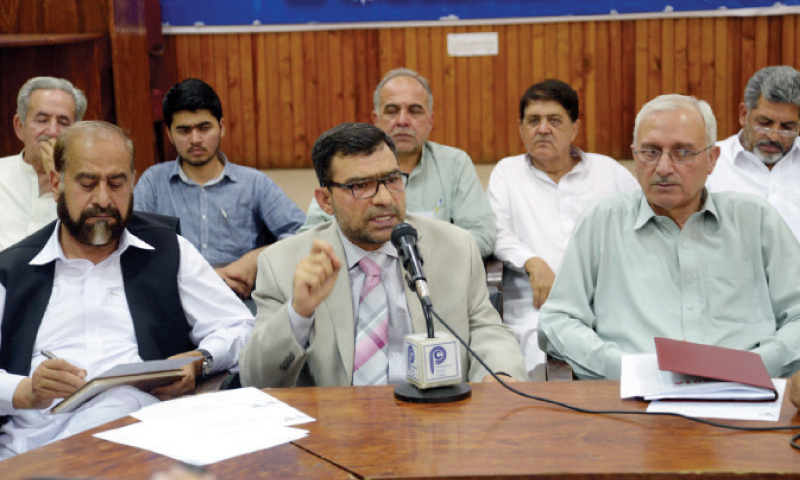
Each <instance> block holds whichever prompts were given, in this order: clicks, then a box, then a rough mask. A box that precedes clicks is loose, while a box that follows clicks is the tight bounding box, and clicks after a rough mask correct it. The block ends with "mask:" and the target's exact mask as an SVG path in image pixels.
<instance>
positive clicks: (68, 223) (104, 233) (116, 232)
mask: <svg viewBox="0 0 800 480" xmlns="http://www.w3.org/2000/svg"><path fill="white" fill-rule="evenodd" d="M56 211H57V212H58V218H59V220H61V223H62V224H63V225H64V226H65V227H66V228H67V231H68V232H69V234H70V236H72V238H74V239H75V240H77V241H78V242H80V243H82V244H84V245H91V246H95V247H101V246H104V245H108V244H110V243H111V242H116V241H117V240H119V237H120V236H122V231H123V230H125V226H126V225H127V224H128V219H130V218H131V214H132V213H133V194H131V195H130V198H129V199H128V211H127V212H126V213H125V217H124V218H123V217H122V215H120V212H119V210H118V209H116V208H114V207H111V206H109V207H107V208H99V207H89V208H87V209H86V210H84V211H83V212H81V216H80V218H78V219H77V220H74V219H73V218H72V217H71V216H70V214H69V209H68V208H67V199H66V196H65V195H64V192H63V191H62V192H60V193H59V194H58V205H57V207H56ZM96 215H110V216H111V217H112V218H113V219H114V220H115V222H113V223H110V222H109V221H107V220H98V221H95V222H94V223H93V224H89V223H87V220H88V219H89V218H91V217H93V216H96Z"/></svg>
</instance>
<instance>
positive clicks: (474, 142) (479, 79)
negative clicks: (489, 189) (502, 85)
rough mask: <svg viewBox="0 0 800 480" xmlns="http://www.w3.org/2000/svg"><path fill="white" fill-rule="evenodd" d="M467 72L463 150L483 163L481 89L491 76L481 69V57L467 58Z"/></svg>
mask: <svg viewBox="0 0 800 480" xmlns="http://www.w3.org/2000/svg"><path fill="white" fill-rule="evenodd" d="M474 29H475V27H468V28H467V31H468V32H469V33H472V32H474V31H475V30H474ZM466 64H467V70H466V71H465V72H464V73H465V74H466V78H467V92H468V93H467V95H466V96H465V97H462V98H463V99H466V101H462V102H461V103H468V104H469V106H468V107H467V108H468V109H469V115H470V116H469V117H468V118H470V121H469V122H468V132H469V134H468V135H469V137H468V142H465V143H463V144H462V145H463V146H462V147H460V148H462V149H464V150H467V152H468V153H469V154H470V156H472V159H473V161H475V162H477V163H483V162H484V161H485V160H484V155H483V141H482V139H483V128H482V127H483V120H484V117H485V116H486V112H485V111H484V110H483V108H484V104H483V102H482V98H483V89H482V88H481V86H482V83H483V78H484V77H485V76H486V75H488V74H489V72H484V71H483V70H482V69H481V57H467V58H466Z"/></svg>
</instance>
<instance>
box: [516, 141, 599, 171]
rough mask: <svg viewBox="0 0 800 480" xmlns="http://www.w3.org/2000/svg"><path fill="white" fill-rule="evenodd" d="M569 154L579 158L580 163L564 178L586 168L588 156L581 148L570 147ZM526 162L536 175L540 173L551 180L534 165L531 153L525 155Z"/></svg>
mask: <svg viewBox="0 0 800 480" xmlns="http://www.w3.org/2000/svg"><path fill="white" fill-rule="evenodd" d="M569 154H570V156H572V157H578V163H576V164H575V166H574V167H572V170H570V171H569V172H567V174H566V175H564V176H567V175H569V174H571V173H573V172H575V173H577V172H580V171H582V170H583V169H584V168H586V154H585V153H583V150H581V149H580V148H578V147H576V146H575V145H570V147H569ZM525 161H526V162H527V164H528V168H530V169H531V170H532V171H533V172H534V173H539V174H541V175H544V176H545V177H547V178H550V177H549V176H547V174H546V173H545V172H543V171H541V170H539V169H538V168H536V167H535V166H534V165H533V159H532V158H531V154H530V153H526V154H525Z"/></svg>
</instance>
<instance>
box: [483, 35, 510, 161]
mask: <svg viewBox="0 0 800 480" xmlns="http://www.w3.org/2000/svg"><path fill="white" fill-rule="evenodd" d="M480 31H481V32H482V33H486V32H492V31H495V32H496V31H497V27H494V26H488V25H486V26H483V27H480ZM499 40H500V39H499V33H498V43H499ZM498 56H499V47H498V55H497V56H489V55H484V56H481V57H478V58H477V59H476V60H479V61H480V65H479V66H480V69H481V72H482V76H481V84H480V85H481V87H480V88H481V94H480V96H479V97H478V98H480V100H481V104H482V105H481V124H482V125H481V139H482V141H483V142H482V143H483V145H482V147H481V159H482V160H481V161H482V162H484V163H486V162H496V161H497V160H499V159H500V158H502V157H500V158H498V157H497V155H499V154H502V153H501V152H502V150H498V148H497V144H496V143H495V141H496V140H497V139H498V138H503V139H504V140H505V134H506V123H505V122H504V121H500V122H497V121H495V118H497V116H498V112H497V108H498V107H499V105H496V102H495V99H496V98H503V97H505V91H504V89H503V87H504V86H505V84H504V83H503V82H502V81H500V80H499V79H500V78H502V77H501V75H502V71H500V70H497V68H496V67H497V66H499V64H498V63H496V62H495V60H496V58H497V57H498ZM499 116H500V117H502V116H503V112H502V111H500V112H499Z"/></svg>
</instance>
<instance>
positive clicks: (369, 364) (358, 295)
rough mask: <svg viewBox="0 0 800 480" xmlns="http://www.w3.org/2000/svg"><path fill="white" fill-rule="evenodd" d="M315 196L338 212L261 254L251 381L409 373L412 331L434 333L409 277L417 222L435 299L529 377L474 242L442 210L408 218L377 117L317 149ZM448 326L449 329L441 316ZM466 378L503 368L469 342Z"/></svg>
mask: <svg viewBox="0 0 800 480" xmlns="http://www.w3.org/2000/svg"><path fill="white" fill-rule="evenodd" d="M312 159H313V162H314V169H315V170H316V173H317V178H318V179H319V183H320V186H319V187H318V188H316V189H315V191H314V198H315V199H316V200H317V203H318V204H319V205H320V207H321V208H322V209H323V210H324V211H326V212H327V213H328V214H330V215H333V216H334V218H335V220H334V221H332V222H327V223H324V224H322V225H319V226H317V227H315V228H313V229H312V230H309V231H307V232H304V233H303V234H300V235H297V236H295V237H292V238H287V239H285V240H282V241H280V242H278V243H276V244H274V245H273V246H272V247H270V248H268V249H267V250H265V251H264V252H263V253H261V254H260V256H259V259H258V277H257V279H256V288H255V290H254V292H253V298H254V299H255V301H256V305H258V315H257V320H256V327H255V329H254V331H253V334H252V336H251V338H250V340H249V342H248V343H247V345H246V346H245V349H244V351H243V352H242V355H241V357H240V362H241V363H240V369H241V378H242V384H243V385H252V386H256V387H260V388H263V387H292V386H305V385H308V386H311V385H316V386H333V385H373V384H386V383H399V382H402V381H404V380H405V373H406V371H405V370H406V361H405V356H404V354H403V337H404V336H405V335H406V334H409V333H415V332H425V319H424V315H423V313H422V308H421V306H420V303H419V301H418V300H417V298H416V297H415V294H414V293H413V292H412V291H411V290H409V288H408V287H407V285H406V282H405V281H404V280H403V278H404V274H403V271H402V267H401V265H400V261H399V260H398V253H397V250H396V249H395V248H394V246H392V244H391V243H390V242H389V239H390V236H391V232H392V229H393V227H394V226H395V225H397V224H399V223H401V222H403V221H406V222H408V223H410V224H411V225H413V226H414V228H416V229H417V231H418V235H419V240H418V243H417V244H418V246H419V248H420V254H421V256H422V258H423V260H424V261H425V273H426V275H427V280H428V287H429V289H430V297H431V300H432V302H433V306H434V309H435V310H436V312H437V313H439V315H441V316H442V317H443V318H444V319H445V321H446V322H448V324H449V325H450V326H451V327H453V328H454V329H455V331H456V332H457V333H458V334H459V335H460V336H461V337H462V338H464V340H465V341H467V342H469V344H470V346H471V347H472V349H473V350H474V351H475V352H476V353H477V354H478V355H479V356H480V357H481V358H482V359H483V360H484V361H485V362H486V363H487V364H488V365H489V367H490V368H492V369H493V370H495V371H496V372H498V373H502V374H504V375H506V376H509V377H514V378H517V379H525V378H526V371H525V364H524V361H523V359H522V354H521V353H520V349H519V344H518V343H517V341H516V339H515V338H514V335H513V334H512V333H511V331H510V330H509V329H508V327H506V326H504V325H503V324H502V322H501V321H500V317H499V315H498V314H497V312H496V311H495V310H494V309H493V308H492V306H491V304H490V303H489V298H488V293H487V291H486V284H485V273H484V270H483V264H482V262H481V257H480V253H479V251H478V247H477V245H476V243H475V240H474V239H473V238H472V236H471V235H470V234H469V233H467V232H466V231H465V230H462V229H461V228H459V227H456V226H453V225H451V224H449V223H446V222H442V221H439V220H433V219H428V218H423V217H418V216H414V215H409V216H408V217H406V214H405V210H406V201H405V185H406V180H407V179H406V175H405V174H404V173H402V172H401V171H400V168H399V166H398V163H397V155H396V150H395V146H394V143H393V141H392V139H391V137H389V136H388V135H386V134H385V133H384V132H382V131H381V130H380V129H378V128H377V127H374V126H372V125H368V124H363V123H345V124H341V125H339V126H337V127H334V128H332V129H331V130H329V131H327V132H325V133H324V134H322V136H321V137H320V138H319V139H317V141H316V143H315V144H314V148H313V150H312ZM434 325H435V328H436V329H437V331H444V330H445V329H444V327H443V326H442V325H441V324H439V322H438V321H434ZM461 360H462V362H461V364H462V365H463V368H462V371H463V377H464V380H467V381H483V380H491V379H492V377H491V376H489V375H488V372H487V371H486V369H485V368H483V367H482V366H481V365H480V364H479V363H478V362H477V361H475V360H473V359H471V358H469V356H468V354H467V353H466V352H465V351H464V350H463V349H462V354H461Z"/></svg>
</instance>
